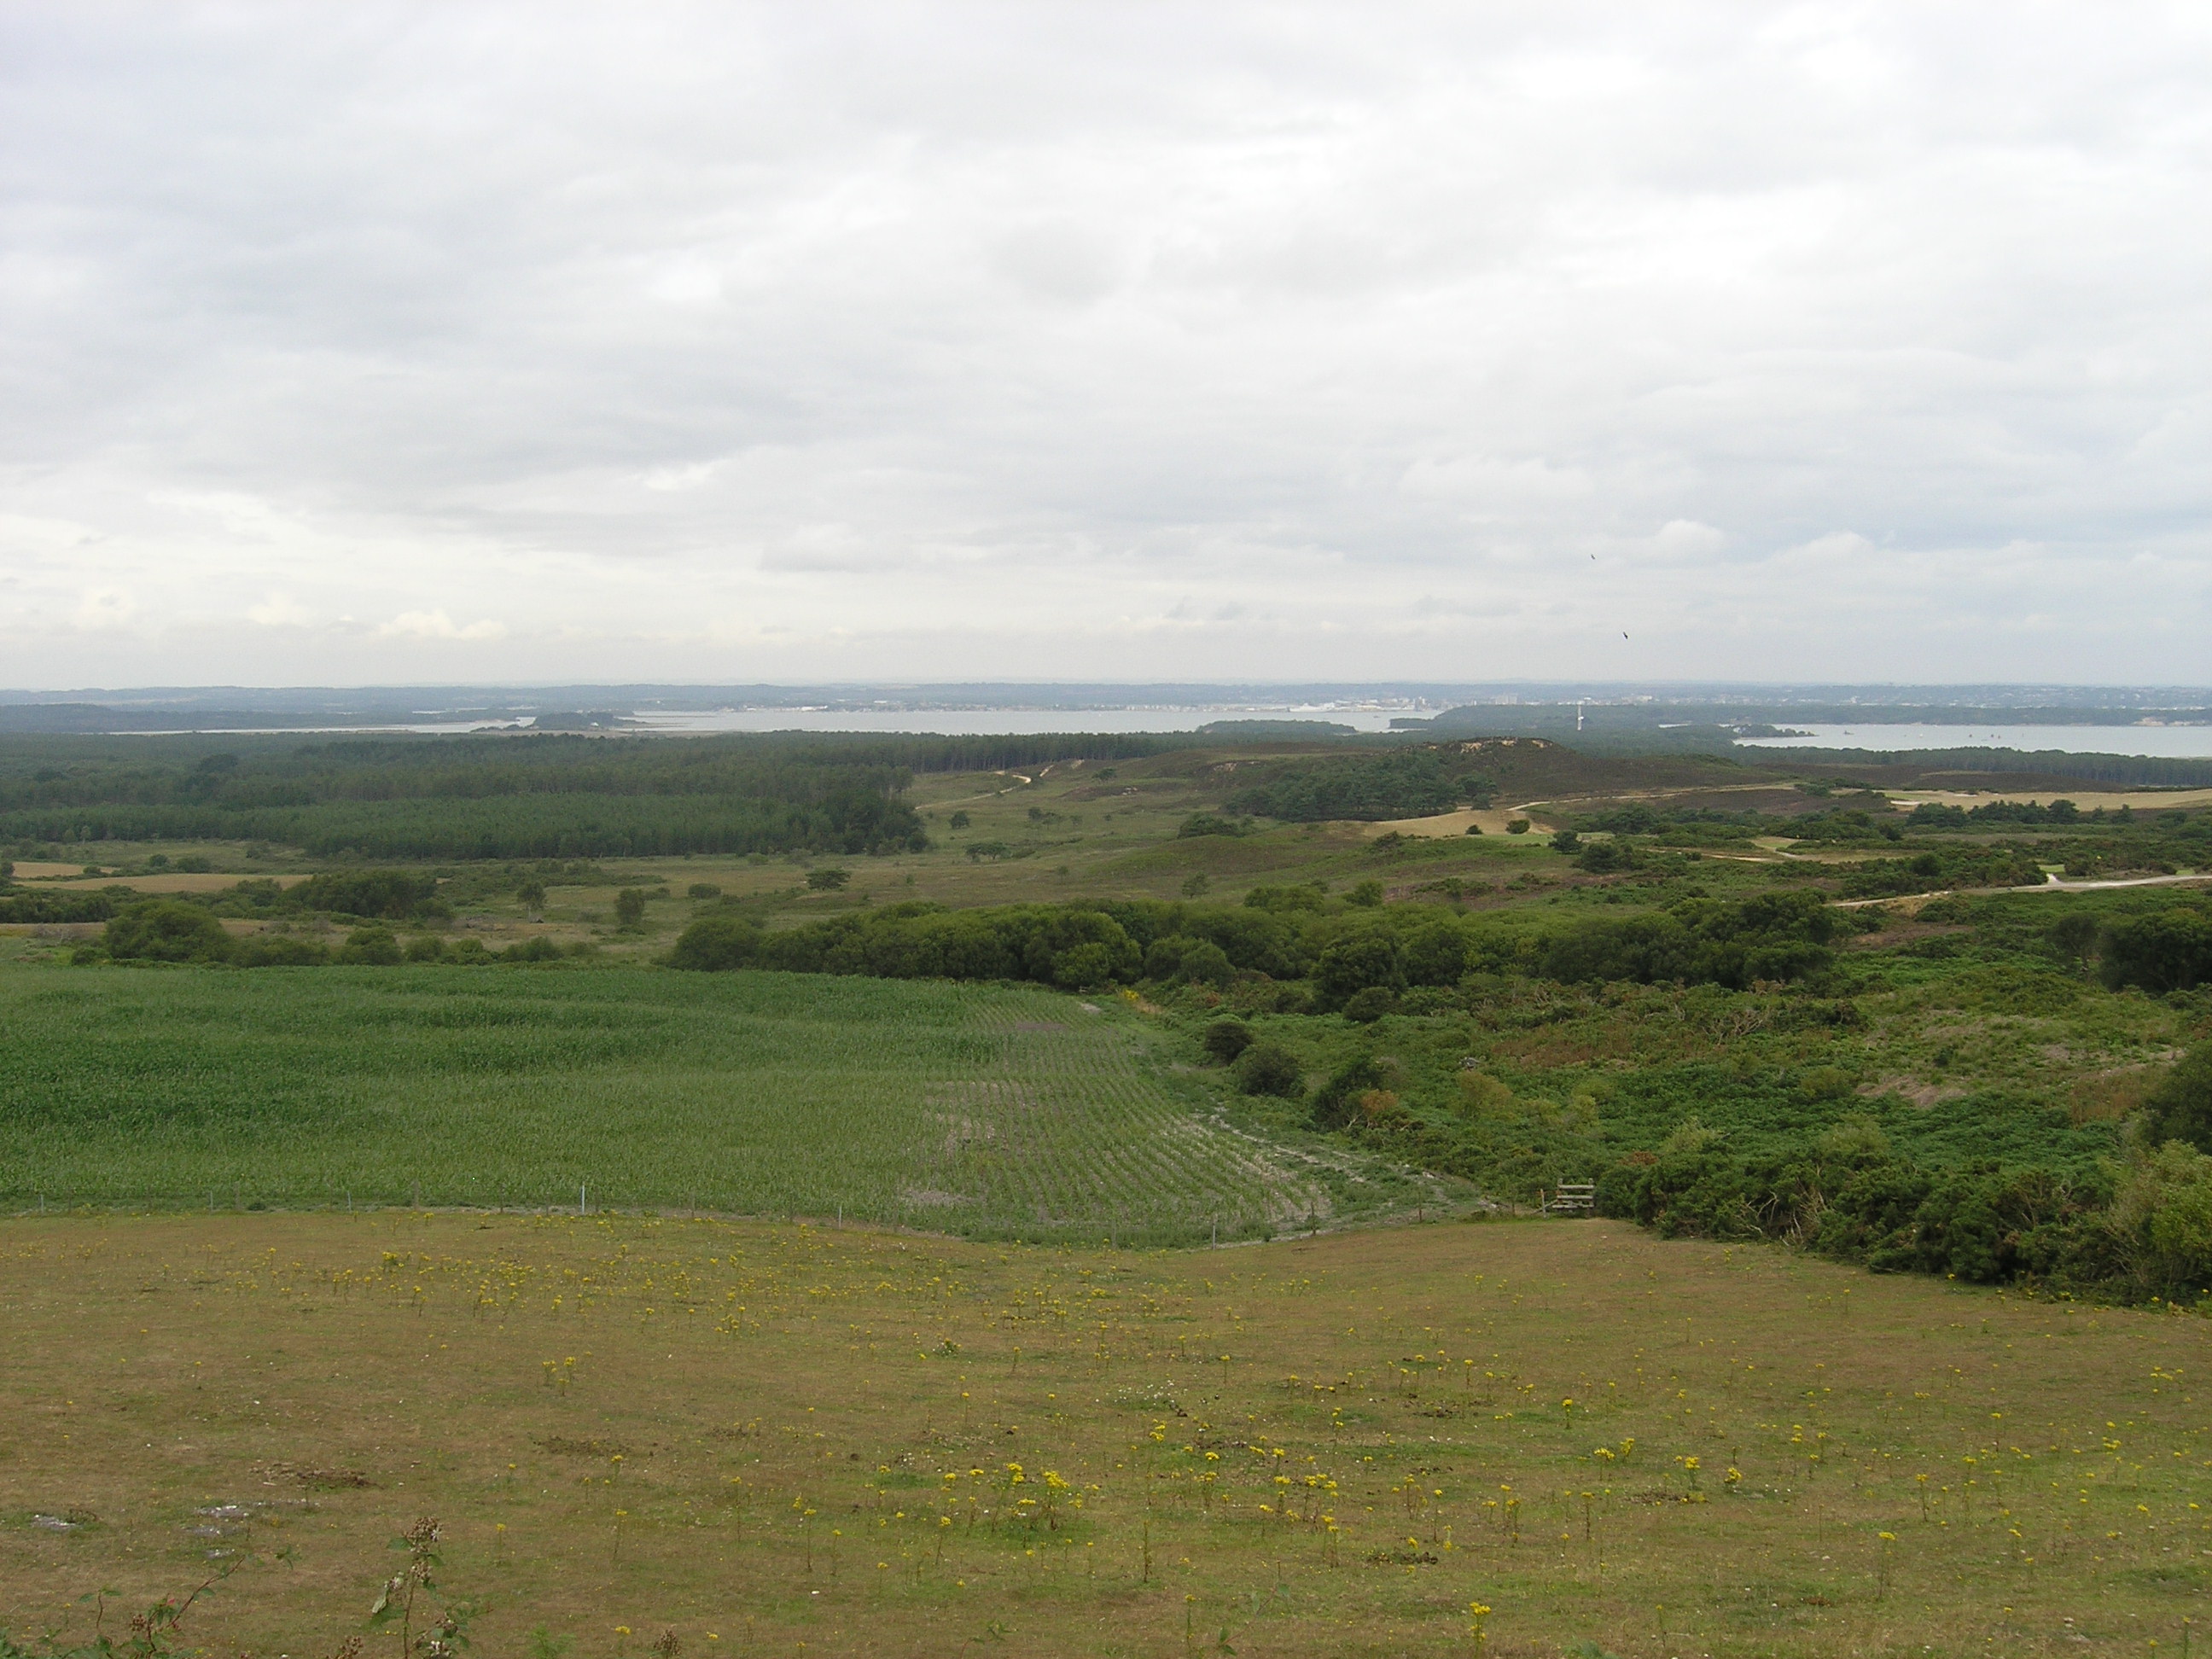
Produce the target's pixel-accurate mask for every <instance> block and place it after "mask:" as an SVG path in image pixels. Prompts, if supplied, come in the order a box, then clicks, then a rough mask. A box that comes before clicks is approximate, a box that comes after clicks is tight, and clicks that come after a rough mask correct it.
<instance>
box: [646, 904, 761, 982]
mask: <svg viewBox="0 0 2212 1659" xmlns="http://www.w3.org/2000/svg"><path fill="white" fill-rule="evenodd" d="M760 941H761V930H760V928H759V927H758V926H757V925H756V924H755V923H753V922H750V921H746V920H744V917H742V916H733V915H727V914H724V915H710V916H700V917H698V918H696V920H695V921H692V923H691V924H690V926H689V927H686V928H684V931H683V932H682V933H679V934H678V935H677V938H676V948H675V949H674V950H673V951H671V952H670V953H669V957H668V960H669V963H670V965H671V966H672V967H677V968H690V969H697V970H700V971H702V972H708V973H713V972H718V971H721V970H723V969H731V968H742V967H744V966H745V964H746V963H750V961H751V960H752V958H753V952H754V951H755V950H756V949H757V947H758V946H759V945H760Z"/></svg>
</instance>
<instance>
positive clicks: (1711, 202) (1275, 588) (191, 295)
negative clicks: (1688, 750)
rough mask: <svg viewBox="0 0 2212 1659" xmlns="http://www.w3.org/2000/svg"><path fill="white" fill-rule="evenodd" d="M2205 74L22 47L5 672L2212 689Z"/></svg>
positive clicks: (659, 20)
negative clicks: (1779, 682)
mask: <svg viewBox="0 0 2212 1659" xmlns="http://www.w3.org/2000/svg"><path fill="white" fill-rule="evenodd" d="M2208 82H2212V34H2208V30H2207V28H2206V27H2205V25H2204V24H2203V20H2202V18H2201V16H2200V15H2197V14H2195V13H2193V12H2191V11H2190V10H2188V9H2166V10H2158V9H2134V10H2130V11H2128V12H2126V13H2124V14H2112V13H2109V12H2099V13H2095V14H2093V13H2090V12H2088V11H2087V10H2070V9H2036V10H2033V11H2031V12H2030V13H2028V14H2022V13H2021V12H2020V11H2019V10H2018V9H2014V8H2002V7H1996V6H1966V7H1960V8H1946V9H1935V8H1927V7H1921V6H1914V5H1910V4H1905V3H1896V4H1890V5H1879V4H1878V5H1873V6H1868V7H1858V8H1851V9H1839V8H1835V7H1832V6H1822V5H1817V4H1803V5H1795V6H1782V7H1775V8H1767V9H1757V10H1753V11H1746V10H1745V9H1742V8H1740V7H1731V6H1713V7H1697V6H1684V7H1651V8H1620V9H1559V8H1555V7H1545V6H1536V5H1533V4H1532V5H1527V6H1518V7H1516V6H1501V7H1484V8H1464V7H1443V6H1438V7H1423V6H1407V7H1402V8H1390V9H1376V8H1371V7H1369V8H1354V7H1351V6H1346V5H1339V6H1297V5H1288V6H1284V5H1271V6H1265V7H1261V6H1252V7H1238V6H1225V7H1209V8H1177V7H1166V6H1161V7H1153V8H1147V7H1141V6H1140V7H1133V8H1128V7H1095V8H1085V7H1052V8H1035V7H1013V6H987V5H961V4H946V5H939V6H933V7H928V8H913V7H903V6H902V7H890V6H886V7H881V8H877V7H869V6H850V7H824V8H795V7H787V6H773V5H756V6H703V5H702V6H696V7H693V6H684V5H669V6H664V7H658V8H653V9H644V10H639V9H628V10H617V9H607V8H602V7H586V6H574V7H560V6H554V7H544V6H531V7H523V6H519V5H515V6H503V5H495V4H477V5H470V4H454V5H443V4H441V5H427V4H424V5H392V4H386V5H378V4H373V3H372V4H364V5H359V6H352V7H347V8H343V9H328V8H311V9H301V8H294V7H281V6H273V5H270V6H252V5H247V6H226V7H221V8H213V7H209V8H192V7H180V8H174V9H152V8H146V9H139V8H127V7H126V8H118V9H102V8H99V7H88V8H66V9H13V10H9V11H7V12H5V13H0V337H4V341H5V348H6V349H5V351H4V353H0V363H4V364H5V368H0V374H4V376H5V378H4V380H0V386H4V387H5V390H6V393H7V395H6V397H5V398H0V442H4V449H0V453H4V454H5V456H6V458H7V459H6V462H5V464H4V466H0V567H4V568H5V569H4V574H5V576H6V578H7V579H9V580H10V581H11V582H12V584H13V585H12V586H10V588H9V594H10V599H9V605H10V607H12V608H11V609H10V610H9V611H0V648H4V649H5V650H6V651H7V652H8V653H9V656H10V657H11V659H15V661H17V662H19V663H21V664H23V665H27V666H26V667H25V668H24V669H22V670H21V671H20V677H21V678H47V679H51V680H54V681H57V682H61V681H70V682H83V681H86V680H89V679H94V678H102V677H106V678H113V677H115V675H116V674H117V673H118V672H123V673H125V674H126V676H134V677H136V678H148V677H149V676H150V677H154V678H178V679H189V678H210V677H219V678H283V677H285V676H286V675H287V674H289V673H291V672H293V671H295V669H294V668H293V667H292V666H291V665H293V664H295V663H297V662H300V661H302V660H312V659H313V657H312V653H313V652H314V651H315V650H316V649H318V648H321V649H326V650H327V651H329V652H331V653H334V654H335V656H336V657H337V659H342V660H343V661H344V662H346V663H349V664H352V665H356V666H355V669H354V670H353V671H357V672H358V673H359V674H360V675H361V676H362V677H363V678H376V677H378V676H379V675H380V674H385V675H389V674H397V673H399V672H401V671H410V670H411V669H412V668H413V667H414V666H415V665H419V664H421V663H422V662H423V661H425V660H426V656H425V653H430V654H431V656H434V657H435V660H436V661H437V663H438V664H439V665H440V671H441V672H445V673H451V674H454V675H466V674H469V673H471V672H480V673H482V674H483V675H485V676H495V675H501V674H505V675H514V674H528V675H536V676H538V677H550V678H568V677H574V676H580V675H585V674H587V673H590V672H594V671H596V672H604V673H608V674H612V675H617V676H635V675H637V674H641V673H647V672H650V673H653V674H662V675H666V674H674V673H678V672H681V673H684V674H689V675H695V676H699V677H711V676H714V675H718V674H728V675H730V676H732V677H736V678H757V677H761V676H766V675H771V674H775V673H783V674H787V675H788V674H798V675H803V676H808V677H819V676H821V675H826V674H829V673H830V672H832V671H835V670H836V666H837V665H838V664H839V663H840V662H841V661H845V660H848V659H854V660H858V659H862V658H865V659H866V663H867V664H868V668H867V671H869V672H872V673H874V674H878V675H880V674H883V673H902V674H915V675H925V676H928V675H956V676H957V675H969V676H974V675H985V674H1005V675H1012V676H1018V675H1038V674H1047V675H1050V674H1058V675H1086V674H1087V675H1094V676H1107V675H1111V676H1115V677H1126V676H1127V675H1128V674H1130V673H1133V672H1136V671H1138V668H1137V666H1136V665H1138V664H1139V663H1146V664H1150V665H1151V666H1150V668H1149V669H1148V670H1147V671H1156V672H1159V673H1163V674H1167V675H1171V676H1185V677H1187V676H1188V675H1192V674H1201V673H1219V674H1223V675H1246V676H1276V677H1284V676H1297V677H1312V676H1314V675H1324V674H1326V675H1340V676H1354V675H1361V674H1389V675H1393V676H1397V677H1401V678H1402V677H1404V676H1406V675H1407V674H1417V673H1425V674H1433V675H1437V676H1443V677H1449V676H1450V675H1452V674H1455V673H1456V672H1458V671H1459V669H1460V666H1461V665H1462V663H1463V662H1464V660H1465V659H1466V658H1467V656H1468V654H1469V653H1475V654H1478V655H1479V656H1480V659H1481V660H1482V661H1483V662H1484V663H1485V664H1486V665H1487V666H1486V672H1488V673H1496V674H1506V673H1526V674H1538V675H1542V674H1551V675H1569V674H1587V673H1600V672H1609V671H1632V672H1636V673H1639V674H1649V673H1661V672H1668V671H1673V672H1678V673H1683V674H1690V673H1696V674H1700V675H1711V674H1713V673H1717V672H1741V673H1742V674H1744V675H1747V676H1751V675H1760V674H1769V675H1771V674H1773V673H1776V672H1778V671H1779V672H1784V673H1787V674H1790V675H1796V676H1802V675H1805V674H1808V673H1818V674H1821V675H1826V676H1832V677H1834V678H1860V677H1876V676H1884V675H1893V674H1904V673H1910V674H1911V675H1914V676H1917V677H1921V678H1925V677H1927V676H1928V675H1929V673H1930V672H1931V671H1932V670H1931V666H1930V664H1929V660H1928V658H1929V653H1943V654H1944V656H1945V659H1946V660H1947V661H1948V662H1950V663H1955V665H1956V666H1957V669H1958V671H1959V672H1960V674H1962V675H1966V676H1970V677H1978V678H2001V677H2006V676H2034V677H2038V678H2052V677H2056V678H2100V677H2113V676H2122V677H2125V678H2130V679H2140V678H2146V677H2149V678H2157V677H2160V676H2165V677H2169V678H2191V677H2197V676H2199V672H2200V670H2201V656H2202V647H2201V643H2200V641H2201V639H2202V637H2203V633H2204V624H2205V623H2206V622H2207V621H2208V620H2212V619H2208V618H2207V617H2206V614H2205V607H2206V596H2207V592H2208V590H2212V536H2209V535H2208V532H2207V524H2208V517H2212V501H2208V491H2209V490H2212V486H2208V484H2207V483H2206V475H2205V472H2204V469H2203V456H2204V453H2205V447H2206V443H2207V441H2208V439H2212V392H2208V389H2207V388H2208V379H2212V376H2208V369H2212V362H2208V338H2209V337H2212V329H2208V324H2212V295H2208V293H2207V291H2206V290H2205V289H2204V285H2203V281H2202V274H2203V270H2204V269H2205V268H2206V265H2207V258H2206V256H2207V254H2208V253H2212V228H2208V221H2207V219H2206V216H2205V215H2204V214H2203V210H2202V203H2203V200H2204V199H2206V197H2207V196H2208V195H2212V191H2208V190H2207V185H2208V183H2212V180H2208V177H2207V175H2208V173H2212V158H2208V155H2207V148H2208V142H2212V141H2208V136H2207V130H2206V129H2205V127H2204V125H2203V121H2202V118H2201V111H2202V109H2203V107H2204V106H2205V103H2206V100H2207V94H2208V93H2209V92H2212V85H2208ZM56 526H60V527H62V528H61V529H56V528H55V527H56ZM64 532H66V533H64ZM1592 554H1596V555H1597V556H1598V558H1597V559H1596V560H1595V561H1593V559H1592V557H1591V555H1592ZM91 595H107V596H111V597H109V598H106V599H100V600H99V601H97V602H94V600H93V599H90V598H88V596H91ZM118 595H120V596H128V597H127V600H125V599H118V598H114V597H112V596H118ZM341 616H360V617H369V618H375V619H384V620H380V621H376V622H374V623H369V624H362V625H354V626H351V627H349V628H342V627H340V626H339V625H338V624H337V623H332V622H329V621H325V620H320V619H326V618H331V617H341ZM1624 616H1626V617H1633V618H1634V619H1635V624H1636V625H1635V628H1634V633H1635V635H1636V639H1635V641H1633V642H1632V643H1633V644H1634V646H1635V648H1636V650H1637V652H1638V653H1639V654H1638V657H1637V659H1635V660H1634V661H1633V662H1624V661H1621V660H1620V659H1619V653H1617V652H1616V651H1615V648H1614V647H1615V645H1616V644H1617V643H1618V635H1619V634H1620V631H1621V629H1620V627H1619V626H1617V625H1616V624H1617V623H1619V622H1620V618H1621V617H1624ZM257 617H258V618H261V619H262V620H257ZM732 617H738V618H743V619H744V621H743V622H742V623H728V622H726V621H725V620H718V619H727V618H732ZM2051 617H2063V618H2065V619H2066V625H2065V627H2064V628H2063V629H2060V630H2059V632H2058V637H2057V639H2056V640H2054V636H2053V633H2052V631H2051V627H2050V625H2049V623H2048V620H2047V619H2049V618H2051ZM270 618H276V619H281V623H282V625H281V626H276V625H271V623H270V621H269V620H267V619H270ZM406 618H413V619H415V620H414V621H412V622H410V623H406V625H405V626H402V625H401V623H400V622H399V621H397V620H393V619H406ZM441 619H442V620H441ZM1969 624H1971V626H1969ZM1968 635H1971V637H1967V636H1968ZM1178 651H1188V652H1189V653H1191V654H1190V655H1188V657H1178V656H1177V655H1176V653H1177V652H1178ZM2054 652H2057V653H2058V655H2059V657H2060V658H2062V659H2063V660H2054ZM100 653H109V654H107V655H105V656H103V655H101V654H100ZM286 653H295V654H293V655H288V654H286ZM808 653H819V654H818V657H810V656H809V654H808ZM126 665H136V666H126Z"/></svg>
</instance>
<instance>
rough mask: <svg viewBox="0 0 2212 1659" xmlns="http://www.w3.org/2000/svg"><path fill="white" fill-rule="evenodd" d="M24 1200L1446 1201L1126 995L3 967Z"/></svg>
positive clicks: (1083, 1207) (834, 1211) (0, 1088)
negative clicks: (1183, 1056)
mask: <svg viewBox="0 0 2212 1659" xmlns="http://www.w3.org/2000/svg"><path fill="white" fill-rule="evenodd" d="M0 1025H4V1028H5V1030H6V1031H7V1033H8V1040H7V1042H6V1043H5V1044H4V1045H0V1203H4V1204H6V1205H7V1206H9V1207H10V1208H13V1209H16V1210H22V1209H25V1208H33V1209H35V1208H37V1207H39V1206H41V1205H44V1206H50V1207H56V1208H62V1207H67V1206H70V1205H75V1204H94V1205H101V1206H112V1205H126V1206H127V1205H139V1206H163V1207H180V1206H190V1207H200V1206H216V1207H221V1208H226V1209H229V1208H240V1207H245V1206H252V1205H263V1206H276V1207H301V1206H306V1207H318V1208H320V1207H340V1208H343V1207H345V1206H349V1205H352V1206H368V1205H371V1204H388V1203H407V1202H411V1201H414V1200H416V1199H417V1198H418V1197H419V1199H420V1200H421V1201H422V1202H424V1203H429V1204H451V1203H465V1204H472V1205H510V1206H528V1207H533V1208H534V1207H538V1206H545V1205H549V1204H556V1203H559V1204H565V1205H568V1206H574V1205H576V1204H577V1203H579V1201H580V1193H579V1189H580V1188H588V1189H589V1198H588V1201H589V1202H590V1203H592V1205H594V1206H624V1205H644V1206H664V1207H682V1208H686V1209H705V1210H711V1211H715V1212H726V1213H738V1214H752V1215H760V1214H769V1215H783V1216H788V1215H793V1214H797V1215H813V1216H821V1217H834V1216H836V1215H839V1214H842V1215H844V1216H846V1217H848V1218H855V1219H870V1220H875V1221H882V1222H892V1223H901V1222H904V1223H913V1224H917V1225H927V1226H928V1227H929V1228H931V1229H932V1230H933V1231H953V1232H969V1233H987V1234H990V1235H992V1236H994V1237H1009V1236H1022V1237H1036V1238H1042V1239H1047V1240H1055V1239H1068V1240H1083V1241H1085V1242H1089V1241H1092V1240H1099V1241H1103V1240H1107V1239H1109V1238H1110V1239H1114V1240H1117V1241H1119V1242H1121V1243H1129V1242H1131V1241H1132V1240H1137V1241H1150V1242H1172V1241H1178V1240H1179V1241H1186V1242H1187V1241H1192V1240H1198V1239H1208V1238H1212V1237H1217V1236H1218V1237H1225V1238H1230V1237H1247V1236H1252V1235H1255V1234H1260V1233H1264V1232H1267V1231H1273V1230H1276V1229H1280V1228H1284V1227H1299V1226H1308V1225H1319V1224H1322V1223H1324V1222H1328V1221H1330V1220H1338V1219H1343V1218H1347V1217H1349V1216H1352V1215H1358V1214H1361V1213H1368V1212H1376V1211H1379V1210H1387V1209H1389V1207H1390V1206H1393V1205H1405V1206H1415V1205H1419V1204H1420V1203H1433V1202H1434V1201H1435V1195H1436V1194H1435V1185H1434V1183H1431V1182H1419V1181H1412V1180H1407V1179H1403V1178H1401V1177H1399V1176H1395V1175H1394V1174H1393V1173H1392V1172H1391V1170H1389V1167H1388V1166H1386V1165H1384V1164H1383V1163H1382V1162H1381V1161H1380V1160H1377V1159H1376V1158H1372V1157H1370V1156H1367V1155H1364V1154H1361V1153H1358V1152H1352V1151H1350V1150H1348V1149H1343V1148H1328V1147H1325V1146H1320V1145H1319V1143H1318V1142H1317V1140H1316V1138H1314V1137H1310V1136H1309V1137H1304V1139H1305V1140H1306V1141H1309V1142H1314V1143H1315V1145H1314V1146H1313V1148H1311V1149H1307V1150H1300V1149H1297V1148H1294V1147H1293V1146H1291V1145H1290V1144H1289V1143H1290V1142H1291V1141H1292V1140H1295V1139H1300V1138H1299V1137H1297V1136H1278V1137H1273V1138H1269V1139H1258V1138H1255V1137H1254V1136H1253V1135H1252V1134H1250V1133H1243V1132H1240V1131H1239V1130H1238V1129H1237V1127H1234V1126H1233V1125H1232V1124H1231V1122H1230V1121H1229V1119H1228V1118H1227V1116H1226V1115H1224V1113H1223V1111H1222V1110H1221V1109H1220V1108H1218V1106H1216V1105H1214V1104H1213V1103H1212V1097H1211V1096H1209V1095H1207V1094H1206V1093H1205V1092H1204V1091H1202V1089H1201V1088H1200V1085H1198V1084H1197V1083H1196V1082H1195V1080H1194V1079H1190V1078H1188V1077H1187V1076H1185V1075H1183V1074H1182V1073H1178V1072H1176V1071H1174V1070H1172V1069H1170V1067H1169V1066H1166V1065H1164V1064H1163V1063H1162V1062H1161V1061H1160V1060H1159V1059H1158V1056H1157V1054H1156V1052H1155V1051H1156V1048H1157V1046H1158V1042H1159V1041H1160V1039H1159V1037H1158V1035H1157V1034H1156V1033H1155V1032H1154V1031H1153V1030H1151V1029H1150V1028H1148V1027H1147V1026H1146V1024H1145V1023H1144V1022H1142V1021H1141V1020H1139V1019H1138V1018H1134V1017H1133V1016H1132V1015H1131V1014H1129V1013H1128V1012H1127V1011H1126V1009H1125V1008H1124V1006H1123V1005H1122V1004H1121V1001H1120V1000H1118V999H1111V998H1109V999H1107V1000H1106V1001H1105V1003H1104V1004H1103V1005H1101V1004H1097V1003H1092V1004H1085V1003H1083V1002H1081V1001H1079V1000H1077V999H1074V998H1072V997H1066V996H1060V995H1057V994H1053V993H1050V992H1046V991H1042V990H1023V989H1012V988H1000V987H984V986H973V985H953V984H945V983H915V982H911V981H876V980H864V979H827V978H821V977H801V976H797V975H775V974H744V975H719V976H714V977H707V976H700V975H675V974H667V973H655V972H652V971H649V970H641V969H618V968H617V969H597V970H591V971H582V972H560V971H553V972H543V971H541V972H535V973H532V972H525V971H515V970H501V969H477V970H455V969H436V968H430V969H422V968H409V969H322V970H318V971H315V972H312V973H301V972H299V971H296V970H286V969H255V970H249V971H246V972H222V971H212V972H211V971H206V970H199V969H172V970H167V971H151V972H148V971H137V972H134V971H131V970H127V969H71V970H70V971H68V972H66V973H49V972H39V971H26V970H21V969H19V970H15V971H11V972H9V973H6V974H0Z"/></svg>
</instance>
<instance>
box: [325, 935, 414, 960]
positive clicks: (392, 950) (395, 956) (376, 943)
mask: <svg viewBox="0 0 2212 1659" xmlns="http://www.w3.org/2000/svg"><path fill="white" fill-rule="evenodd" d="M402 960H403V957H402V956H401V953H400V950H399V941H398V939H395V938H394V937H393V936H392V930H391V929H390V928H389V927H356V929H355V930H354V931H353V932H352V933H349V934H347V935H346V942H345V943H344V944H343V945H340V946H338V948H337V951H335V952H334V953H333V954H332V956H331V961H333V962H337V963H346V964H349V965H352V966H356V967H363V968H396V967H398V965H399V963H400V962H401V961H402Z"/></svg>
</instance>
